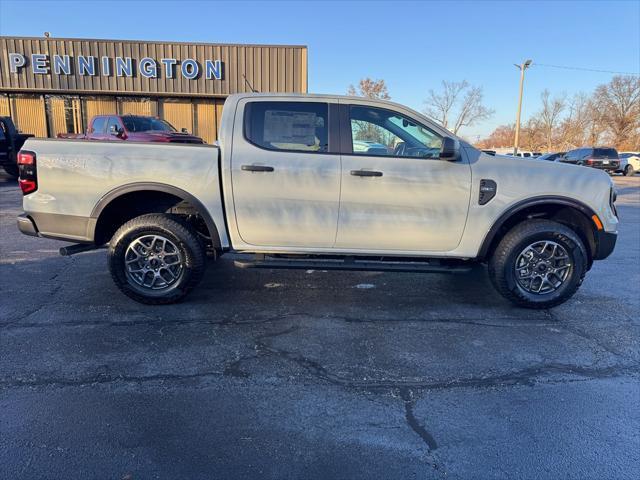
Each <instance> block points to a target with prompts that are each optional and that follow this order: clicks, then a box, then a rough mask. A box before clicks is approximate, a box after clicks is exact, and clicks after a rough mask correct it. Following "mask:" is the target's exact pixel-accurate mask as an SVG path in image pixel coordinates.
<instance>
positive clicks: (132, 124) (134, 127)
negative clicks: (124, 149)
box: [122, 115, 176, 132]
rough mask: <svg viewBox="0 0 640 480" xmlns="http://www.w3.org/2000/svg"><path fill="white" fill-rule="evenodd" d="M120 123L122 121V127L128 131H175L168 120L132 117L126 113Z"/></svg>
mask: <svg viewBox="0 0 640 480" xmlns="http://www.w3.org/2000/svg"><path fill="white" fill-rule="evenodd" d="M122 123H124V128H126V129H127V131H128V132H149V131H163V132H175V131H176V129H175V128H173V127H172V126H171V124H170V123H169V122H165V121H164V120H160V119H159V118H153V117H134V116H129V115H127V116H124V117H122Z"/></svg>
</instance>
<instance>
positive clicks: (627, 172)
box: [624, 165, 636, 177]
mask: <svg viewBox="0 0 640 480" xmlns="http://www.w3.org/2000/svg"><path fill="white" fill-rule="evenodd" d="M635 174H636V171H635V170H634V169H633V167H632V166H631V165H627V166H626V167H624V176H625V177H633V176H634V175H635Z"/></svg>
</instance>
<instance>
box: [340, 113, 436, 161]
mask: <svg viewBox="0 0 640 480" xmlns="http://www.w3.org/2000/svg"><path fill="white" fill-rule="evenodd" d="M340 106H341V107H344V108H341V111H340V120H341V122H340V134H341V137H342V139H343V141H342V142H341V147H342V148H341V149H340V154H341V155H349V156H354V157H375V158H404V159H407V158H408V159H413V160H427V161H431V160H440V157H436V158H426V157H411V156H406V155H363V154H361V153H354V152H353V132H352V130H351V108H352V107H363V108H369V109H376V110H383V111H385V112H390V113H392V114H393V115H397V116H399V117H404V118H406V119H408V120H411V121H412V122H413V123H415V124H417V125H419V126H420V127H422V128H424V129H425V130H427V131H429V132H431V133H432V134H434V135H435V136H436V137H438V138H439V139H440V140H442V141H444V138H445V135H441V134H440V133H438V132H436V131H435V130H434V129H432V128H430V127H428V126H427V125H425V123H424V122H423V121H422V120H416V119H415V118H414V117H413V116H410V115H407V114H406V113H404V112H399V111H397V110H392V109H390V108H385V107H381V106H378V105H368V104H366V103H345V104H341V105H340ZM380 128H384V127H380ZM391 133H392V134H393V132H391ZM394 135H395V134H394ZM396 137H397V135H396Z"/></svg>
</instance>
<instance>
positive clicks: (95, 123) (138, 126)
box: [58, 115, 204, 143]
mask: <svg viewBox="0 0 640 480" xmlns="http://www.w3.org/2000/svg"><path fill="white" fill-rule="evenodd" d="M58 138H75V139H84V140H115V141H117V140H127V141H130V142H172V143H204V140H202V139H201V138H200V137H196V136H195V135H191V134H189V133H188V132H187V131H186V129H185V128H183V129H182V132H178V131H177V130H176V129H175V128H174V127H173V126H172V125H171V124H170V123H169V122H167V121H165V120H161V119H159V118H157V117H145V116H142V115H97V116H95V117H93V118H92V119H91V122H90V123H89V128H88V129H87V133H85V134H73V133H72V134H64V133H60V134H58Z"/></svg>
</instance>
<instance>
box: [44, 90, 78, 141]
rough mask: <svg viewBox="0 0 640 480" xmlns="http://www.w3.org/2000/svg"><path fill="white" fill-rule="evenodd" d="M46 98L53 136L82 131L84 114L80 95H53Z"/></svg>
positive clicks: (50, 129)
mask: <svg viewBox="0 0 640 480" xmlns="http://www.w3.org/2000/svg"><path fill="white" fill-rule="evenodd" d="M46 100H47V102H46V106H47V117H48V120H49V134H50V135H51V136H52V137H56V136H58V134H61V133H63V134H64V133H81V132H82V130H83V128H82V116H81V112H80V99H79V98H78V97H71V96H54V95H51V96H48V97H47V99H46Z"/></svg>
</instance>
